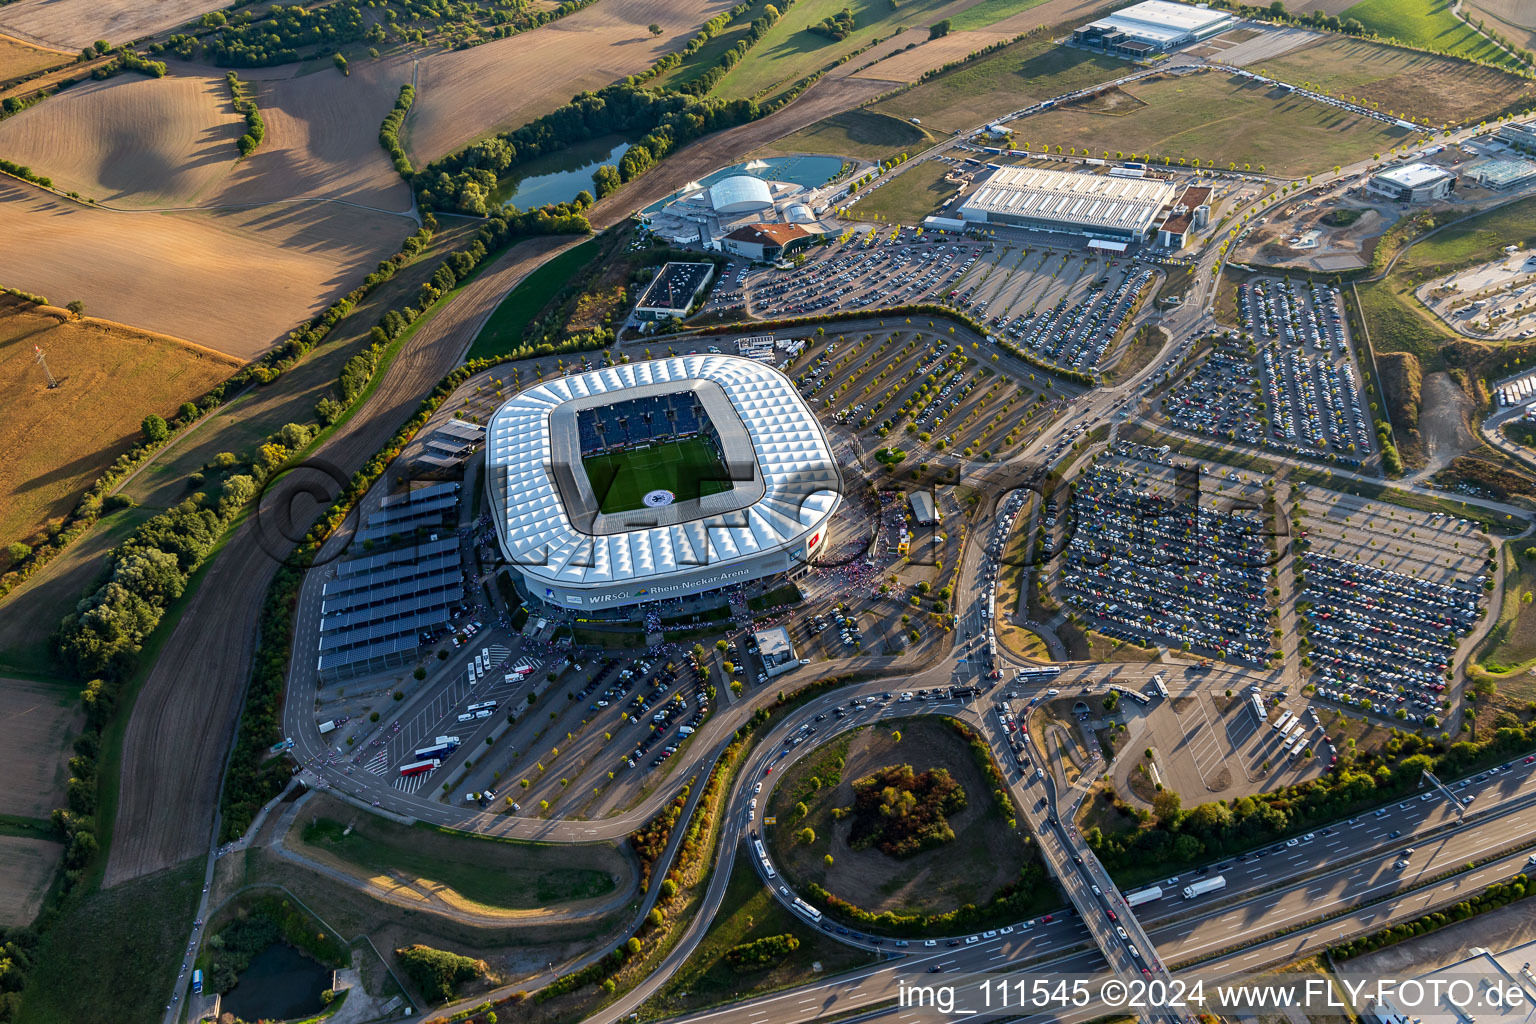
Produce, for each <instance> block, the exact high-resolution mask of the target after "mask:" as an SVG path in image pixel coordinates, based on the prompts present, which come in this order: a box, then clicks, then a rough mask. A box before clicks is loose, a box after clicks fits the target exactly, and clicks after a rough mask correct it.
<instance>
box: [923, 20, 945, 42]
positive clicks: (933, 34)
mask: <svg viewBox="0 0 1536 1024" xmlns="http://www.w3.org/2000/svg"><path fill="white" fill-rule="evenodd" d="M947 35H949V19H948V18H945V19H944V20H943V21H936V22H934V23H933V24H932V25H929V26H928V38H929V39H938V38H940V37H942V36H947Z"/></svg>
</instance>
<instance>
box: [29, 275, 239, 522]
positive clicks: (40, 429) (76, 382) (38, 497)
mask: <svg viewBox="0 0 1536 1024" xmlns="http://www.w3.org/2000/svg"><path fill="white" fill-rule="evenodd" d="M61 321H62V322H61ZM34 346H40V347H41V348H42V350H43V352H44V353H45V354H46V355H47V358H48V368H49V369H50V370H51V371H52V372H53V375H54V377H56V378H57V379H58V380H59V382H60V386H59V387H57V388H52V389H50V388H49V387H48V386H47V383H46V381H45V379H44V377H43V372H42V369H41V368H40V367H38V366H37V365H36V360H35V357H34V353H33V348H34ZM239 365H240V361H239V360H237V359H233V358H231V357H229V356H226V355H221V354H219V353H217V352H213V351H210V350H208V349H201V348H194V347H193V346H191V345H187V344H185V343H183V342H180V341H177V340H176V339H175V338H168V337H165V336H163V335H158V334H149V333H147V332H144V331H139V330H135V329H133V328H131V327H124V326H123V325H121V324H115V323H111V322H110V321H105V320H96V319H94V318H90V317H87V318H85V319H83V320H78V321H77V320H73V319H71V318H70V317H69V314H68V313H66V312H65V311H64V310H62V309H54V308H52V307H46V306H45V307H37V306H33V305H32V304H31V303H27V302H22V301H21V300H19V299H14V298H10V297H0V379H4V380H6V381H10V382H11V387H10V388H9V389H8V390H9V394H8V395H7V400H6V415H5V416H4V417H0V448H3V449H4V450H5V451H7V452H9V453H10V456H9V457H8V458H6V459H5V460H3V461H0V543H9V542H11V541H13V540H26V539H29V538H31V537H32V536H33V535H34V534H36V533H37V532H38V531H40V530H41V529H42V527H43V525H44V524H45V523H47V522H48V521H50V520H55V519H58V518H59V517H61V516H63V515H64V514H65V513H66V512H68V511H69V510H70V509H71V508H73V507H74V505H75V502H76V500H78V498H79V495H80V492H81V490H83V489H84V487H85V486H86V485H87V484H88V483H90V481H91V480H93V479H95V478H96V476H97V475H98V474H100V472H101V471H102V470H104V469H105V468H106V467H107V466H108V465H110V464H111V462H112V460H113V459H115V458H117V456H118V455H119V454H121V453H122V452H124V451H126V450H127V449H128V447H129V446H130V445H131V444H132V443H134V442H135V441H137V440H139V424H140V423H141V421H142V420H143V419H144V417H145V416H147V415H148V414H150V413H158V414H159V415H161V416H164V417H166V418H170V417H171V416H173V415H175V413H176V409H177V407H178V406H180V405H181V403H182V402H185V401H188V400H190V399H195V398H197V397H199V396H200V395H202V394H203V393H204V392H205V391H207V390H208V389H209V388H210V387H212V386H213V385H215V384H217V383H218V382H219V381H221V380H224V379H225V378H226V377H228V376H229V375H230V374H232V373H234V372H235V370H236V369H237V368H238V367H239Z"/></svg>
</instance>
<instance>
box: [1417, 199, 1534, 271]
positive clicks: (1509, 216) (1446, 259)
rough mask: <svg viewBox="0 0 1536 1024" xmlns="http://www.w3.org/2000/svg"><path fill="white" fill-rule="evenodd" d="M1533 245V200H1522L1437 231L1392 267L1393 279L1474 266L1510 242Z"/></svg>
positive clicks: (1497, 253)
mask: <svg viewBox="0 0 1536 1024" xmlns="http://www.w3.org/2000/svg"><path fill="white" fill-rule="evenodd" d="M1532 242H1536V197H1532V198H1528V199H1521V200H1519V201H1518V202H1513V203H1510V204H1508V205H1507V206H1501V207H1499V208H1498V209H1496V210H1489V211H1488V212H1487V213H1483V214H1479V215H1478V216H1476V217H1472V218H1470V219H1468V220H1465V221H1462V222H1461V223H1459V224H1455V225H1452V226H1451V227H1448V228H1445V229H1444V230H1442V231H1439V232H1436V233H1435V234H1433V235H1430V236H1429V237H1428V238H1426V239H1424V240H1423V241H1422V242H1419V243H1417V244H1415V245H1414V246H1413V247H1412V248H1410V249H1409V250H1408V251H1407V252H1406V253H1404V254H1403V257H1402V258H1401V259H1399V260H1398V261H1397V263H1396V264H1395V265H1394V266H1393V268H1392V274H1393V276H1394V277H1396V276H1400V275H1402V274H1404V273H1407V272H1411V271H1416V270H1424V271H1429V272H1435V268H1438V267H1441V266H1444V265H1445V264H1457V263H1475V262H1478V261H1481V260H1491V259H1494V258H1495V257H1497V256H1499V255H1500V253H1499V250H1500V249H1502V248H1503V247H1504V246H1506V245H1509V244H1511V243H1514V244H1517V245H1521V246H1529V245H1530V244H1531V243H1532Z"/></svg>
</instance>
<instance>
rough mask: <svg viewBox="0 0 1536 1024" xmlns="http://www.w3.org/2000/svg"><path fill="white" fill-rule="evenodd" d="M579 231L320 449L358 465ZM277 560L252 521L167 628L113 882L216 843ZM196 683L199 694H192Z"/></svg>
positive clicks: (131, 731) (347, 465) (508, 283)
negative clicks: (228, 767)
mask: <svg viewBox="0 0 1536 1024" xmlns="http://www.w3.org/2000/svg"><path fill="white" fill-rule="evenodd" d="M578 241H579V239H577V238H571V237H559V236H551V237H544V238H535V239H530V240H529V241H527V242H523V243H520V244H519V245H516V246H514V247H513V248H511V249H509V250H507V252H505V253H504V254H503V255H502V256H501V257H500V258H499V259H497V260H496V261H495V262H494V263H492V264H490V265H489V266H488V267H487V268H486V269H485V270H483V271H482V272H481V273H480V275H479V276H477V277H476V278H475V279H474V281H472V282H471V283H470V284H469V285H468V286H466V287H465V289H464V290H463V291H462V292H460V293H459V297H458V298H457V299H456V300H455V301H454V302H452V303H450V304H448V305H447V306H446V307H445V308H444V309H443V310H442V311H441V312H440V313H439V314H438V315H437V316H436V317H434V318H433V319H432V320H431V321H429V322H427V323H426V324H425V325H423V326H422V327H421V328H420V329H419V330H417V332H416V333H415V334H414V335H413V336H412V337H411V340H410V343H409V344H408V345H407V346H406V347H405V348H404V349H403V350H402V351H401V352H400V354H399V355H398V356H397V357H396V358H395V360H394V361H393V362H392V363H390V365H389V368H388V370H386V371H385V373H384V376H383V379H382V380H381V381H380V383H379V386H378V389H377V390H376V391H375V393H374V395H373V397H372V398H371V399H370V400H369V401H368V402H367V403H365V404H364V405H363V406H362V407H361V408H360V409H359V410H358V411H357V412H356V413H355V414H354V415H353V416H352V418H351V419H349V420H347V422H346V423H345V424H344V425H343V426H342V427H341V429H339V430H338V431H337V432H336V433H335V434H333V435H332V436H331V438H330V439H329V440H328V441H327V442H326V443H325V444H324V445H322V446H321V448H320V449H319V451H318V452H317V453H316V456H317V457H318V458H321V459H325V460H327V461H329V462H330V463H332V464H333V465H335V466H338V467H340V468H341V469H342V471H343V472H345V473H349V474H350V473H352V472H354V471H356V470H357V469H359V468H360V467H361V466H362V465H363V464H364V463H365V462H366V461H367V460H368V459H370V458H372V457H373V455H374V453H375V452H376V451H378V449H379V447H380V446H381V445H382V444H383V443H384V442H385V441H386V440H388V439H389V437H390V436H391V435H393V434H394V432H395V430H396V429H397V428H398V427H399V425H400V424H401V423H403V422H404V421H405V420H406V419H408V418H409V417H410V415H411V413H412V412H413V411H414V410H415V409H416V407H417V405H418V403H419V402H420V400H421V396H422V395H423V394H424V393H426V391H427V390H428V389H430V388H431V386H432V385H434V384H435V383H436V382H437V381H438V380H440V379H441V378H442V377H443V375H444V374H446V373H447V372H448V371H449V370H452V369H453V368H454V367H455V366H457V365H459V362H460V361H461V360H462V358H463V355H464V353H465V352H466V351H468V350H469V346H470V343H471V342H472V341H473V340H474V337H475V334H476V333H478V331H479V329H480V325H481V324H483V323H484V322H485V320H486V318H487V317H489V316H490V314H491V313H492V312H493V311H494V310H495V308H496V306H497V305H498V304H499V303H500V301H501V299H502V297H503V296H504V295H505V294H506V293H507V292H508V291H509V290H511V288H512V287H513V286H514V285H516V284H517V282H519V281H521V280H522V279H523V278H524V277H525V276H527V274H528V273H529V272H531V271H532V270H533V269H535V268H536V267H537V266H538V265H540V264H541V263H543V262H544V260H546V259H547V258H548V257H549V256H550V255H552V254H553V253H554V252H556V251H559V250H561V249H564V248H566V247H568V246H571V245H575V244H576V243H577V242H578ZM279 500H282V499H279ZM276 567H277V566H276V563H275V562H273V561H272V559H271V558H270V557H269V556H268V555H267V554H266V552H265V551H264V550H263V548H262V545H261V544H260V543H259V542H258V538H257V533H256V528H255V524H254V523H253V522H252V521H247V522H245V523H244V524H243V525H242V526H240V527H239V528H238V529H237V530H236V531H235V533H234V534H233V536H231V537H230V539H229V541H228V542H227V543H226V544H225V546H224V548H223V550H222V551H220V552H219V554H218V555H216V556H215V557H214V559H213V561H212V562H211V564H210V565H209V566H208V569H207V572H206V574H205V576H204V578H203V581H202V590H201V595H202V598H203V599H202V600H200V601H193V602H191V603H190V605H189V607H188V608H187V611H186V613H185V614H184V615H182V617H181V618H180V620H179V621H178V622H177V623H176V625H175V627H174V628H173V629H171V631H170V633H169V635H168V636H167V637H166V640H165V643H164V646H163V647H162V648H161V651H160V657H159V659H158V660H157V661H156V663H155V666H154V668H153V669H152V670H151V671H150V673H149V676H148V678H147V679H146V681H145V683H144V687H143V689H142V690H141V691H140V694H139V698H138V700H137V702H136V703H135V704H134V708H133V713H132V715H131V717H130V718H129V721H128V728H127V733H126V735H125V737H124V741H123V767H122V776H121V777H122V780H123V783H122V786H121V788H120V790H119V793H118V818H117V827H116V830H115V834H114V836H113V843H112V853H111V857H110V859H109V861H108V863H107V869H106V879H105V882H106V884H107V885H115V884H118V883H120V882H123V881H127V880H129V879H132V878H138V877H141V876H143V875H146V874H151V873H153V872H155V871H158V870H161V869H163V868H166V867H169V866H172V865H175V864H179V863H181V862H182V861H184V860H186V859H187V858H188V857H192V856H196V855H198V854H200V853H202V852H204V851H206V849H207V843H208V835H209V830H210V829H211V828H212V823H213V814H214V810H215V808H216V807H217V805H218V792H219V779H220V776H221V774H222V772H223V767H224V754H225V751H226V750H227V749H228V744H229V740H230V736H231V735H232V732H233V729H234V725H235V719H236V716H237V714H238V712H239V706H240V694H241V691H242V689H243V687H244V685H245V681H246V678H247V676H248V675H249V673H250V667H251V641H252V639H253V637H252V632H251V623H252V622H255V621H256V615H257V613H258V611H259V610H260V608H261V604H262V601H263V599H264V597H265V595H266V589H267V586H268V584H269V583H270V582H271V580H272V575H273V573H274V571H275V570H276ZM192 692H196V693H197V694H198V696H199V699H198V700H196V701H190V700H187V699H186V694H188V693H192Z"/></svg>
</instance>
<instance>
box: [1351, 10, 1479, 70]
mask: <svg viewBox="0 0 1536 1024" xmlns="http://www.w3.org/2000/svg"><path fill="white" fill-rule="evenodd" d="M1454 7H1455V0H1360V3H1357V4H1355V5H1353V6H1352V7H1347V8H1345V9H1344V11H1343V12H1342V13H1341V14H1340V17H1344V18H1354V19H1356V20H1357V21H1360V22H1361V23H1363V24H1364V25H1365V27H1366V28H1368V29H1370V30H1371V31H1372V32H1375V33H1376V34H1377V35H1379V36H1381V37H1382V38H1384V39H1393V40H1396V41H1398V42H1400V43H1407V44H1408V45H1409V46H1422V47H1424V48H1425V49H1429V50H1438V51H1440V52H1442V53H1450V54H1454V55H1456V56H1458V57H1471V58H1474V59H1476V60H1486V61H1491V62H1494V63H1502V62H1503V61H1504V60H1506V59H1507V57H1506V55H1505V53H1504V51H1503V50H1500V49H1499V48H1498V47H1497V46H1495V45H1494V44H1493V42H1492V41H1490V40H1488V39H1485V38H1484V37H1483V36H1481V35H1479V34H1478V33H1477V30H1476V29H1474V28H1472V27H1471V26H1470V25H1468V24H1466V23H1465V22H1463V21H1462V20H1461V19H1460V18H1457V17H1456V15H1455V14H1453V13H1452V10H1453V8H1454Z"/></svg>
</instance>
